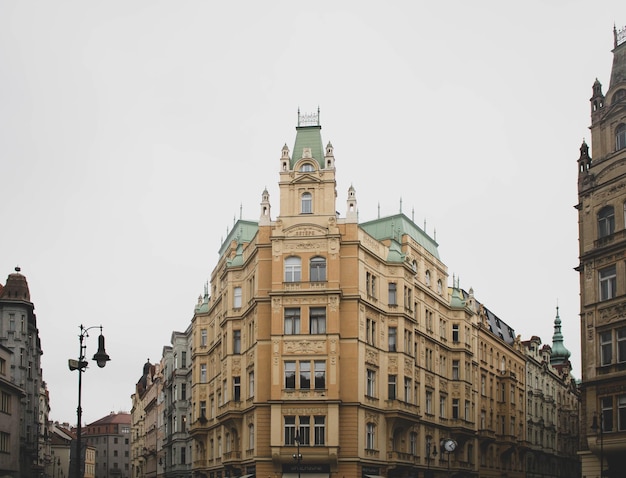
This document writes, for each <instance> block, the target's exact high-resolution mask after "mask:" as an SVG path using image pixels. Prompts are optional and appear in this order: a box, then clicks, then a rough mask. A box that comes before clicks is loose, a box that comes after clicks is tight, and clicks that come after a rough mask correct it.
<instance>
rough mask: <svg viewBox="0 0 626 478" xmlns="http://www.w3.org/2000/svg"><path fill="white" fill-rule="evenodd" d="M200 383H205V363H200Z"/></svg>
mask: <svg viewBox="0 0 626 478" xmlns="http://www.w3.org/2000/svg"><path fill="white" fill-rule="evenodd" d="M200 383H206V364H205V363H201V364H200Z"/></svg>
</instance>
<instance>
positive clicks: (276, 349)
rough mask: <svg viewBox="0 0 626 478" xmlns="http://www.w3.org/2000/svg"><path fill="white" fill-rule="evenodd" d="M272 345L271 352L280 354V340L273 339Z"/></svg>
mask: <svg viewBox="0 0 626 478" xmlns="http://www.w3.org/2000/svg"><path fill="white" fill-rule="evenodd" d="M273 345H274V351H273V352H272V353H273V354H274V355H279V354H280V340H274V342H273Z"/></svg>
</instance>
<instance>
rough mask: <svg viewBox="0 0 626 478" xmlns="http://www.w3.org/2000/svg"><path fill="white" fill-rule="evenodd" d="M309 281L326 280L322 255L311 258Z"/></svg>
mask: <svg viewBox="0 0 626 478" xmlns="http://www.w3.org/2000/svg"><path fill="white" fill-rule="evenodd" d="M309 280H310V281H311V282H324V281H326V259H324V258H323V257H314V258H313V259H311V277H310V278H309Z"/></svg>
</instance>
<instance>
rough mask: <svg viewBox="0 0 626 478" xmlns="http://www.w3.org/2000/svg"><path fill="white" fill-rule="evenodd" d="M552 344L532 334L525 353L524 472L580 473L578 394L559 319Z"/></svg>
mask: <svg viewBox="0 0 626 478" xmlns="http://www.w3.org/2000/svg"><path fill="white" fill-rule="evenodd" d="M554 328H555V333H554V336H553V339H552V347H550V346H549V345H543V346H542V345H541V339H540V338H539V337H537V336H533V337H531V338H530V340H528V341H524V342H523V344H524V347H525V352H526V357H527V363H526V365H527V372H526V373H527V384H528V386H527V394H526V397H527V407H526V420H527V429H526V433H527V442H528V451H527V453H526V472H527V473H526V476H527V477H529V478H539V477H544V476H552V477H563V478H568V477H572V476H580V460H579V458H578V441H579V430H578V428H579V419H578V416H579V413H580V394H579V391H578V388H577V386H576V382H575V381H574V378H573V377H572V376H571V364H570V362H569V356H570V352H569V351H568V350H567V349H566V348H565V346H564V345H563V336H562V334H561V319H560V317H559V315H558V310H557V316H556V319H555V321H554Z"/></svg>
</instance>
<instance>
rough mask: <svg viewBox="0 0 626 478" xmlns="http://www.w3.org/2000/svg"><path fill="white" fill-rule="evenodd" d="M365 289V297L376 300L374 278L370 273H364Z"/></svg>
mask: <svg viewBox="0 0 626 478" xmlns="http://www.w3.org/2000/svg"><path fill="white" fill-rule="evenodd" d="M365 288H366V289H367V290H366V292H367V295H368V296H369V297H372V298H374V299H375V298H376V276H375V275H374V274H372V273H371V272H366V273H365Z"/></svg>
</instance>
